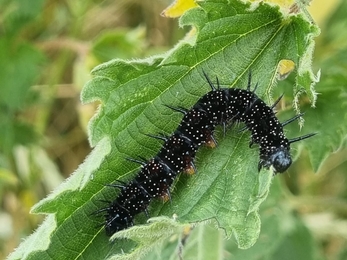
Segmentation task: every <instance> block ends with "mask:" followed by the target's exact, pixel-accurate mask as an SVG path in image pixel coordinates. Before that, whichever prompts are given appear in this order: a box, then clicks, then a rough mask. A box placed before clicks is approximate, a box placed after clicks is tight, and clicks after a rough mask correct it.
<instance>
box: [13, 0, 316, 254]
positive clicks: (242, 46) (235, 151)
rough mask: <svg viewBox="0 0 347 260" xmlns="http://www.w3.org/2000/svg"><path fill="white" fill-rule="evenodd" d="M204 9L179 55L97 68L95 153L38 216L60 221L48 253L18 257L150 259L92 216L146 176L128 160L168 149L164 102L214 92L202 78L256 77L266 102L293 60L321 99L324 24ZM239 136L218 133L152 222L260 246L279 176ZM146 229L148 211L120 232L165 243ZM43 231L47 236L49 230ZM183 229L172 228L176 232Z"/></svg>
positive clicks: (89, 96)
mask: <svg viewBox="0 0 347 260" xmlns="http://www.w3.org/2000/svg"><path fill="white" fill-rule="evenodd" d="M199 4H200V5H201V6H200V7H198V8H194V9H191V10H189V11H188V12H187V13H186V14H185V15H184V16H183V17H182V18H181V20H180V24H181V25H183V26H187V25H193V26H194V27H195V28H197V33H196V35H194V37H190V38H187V39H186V40H183V41H181V42H180V43H179V44H178V45H176V47H175V48H173V49H172V50H171V51H170V52H168V53H166V54H163V55H159V56H155V57H151V58H148V59H144V60H135V61H124V60H119V59H117V60H113V61H110V62H108V63H105V64H102V65H100V66H98V67H97V68H95V69H94V70H93V74H94V79H93V80H92V81H90V82H89V83H88V84H87V85H86V86H85V88H84V90H83V93H82V101H83V102H93V101H96V100H98V101H100V102H101V106H100V109H99V111H98V113H97V114H96V115H95V116H94V118H93V120H92V121H91V122H90V125H89V130H90V143H91V144H92V145H93V146H95V149H94V151H93V153H92V154H91V155H90V156H89V157H88V158H87V159H86V161H85V162H84V163H83V164H82V165H81V166H80V167H79V169H78V170H77V171H76V172H75V173H74V175H73V176H72V177H71V178H70V179H69V180H67V181H66V182H65V183H64V184H63V185H61V187H60V188H59V189H58V190H56V191H55V192H54V193H53V194H52V195H50V196H49V197H48V198H46V199H45V200H43V201H42V202H40V203H39V204H38V205H36V206H35V208H34V209H33V211H34V212H35V213H50V214H55V220H56V228H55V229H54V230H53V231H52V230H48V231H47V232H49V233H46V234H45V235H42V236H44V237H50V244H49V245H48V247H47V248H45V249H42V247H43V246H41V247H40V249H38V248H33V249H30V250H32V252H31V254H29V253H28V252H27V250H28V249H25V248H24V247H23V246H21V247H20V248H19V249H18V251H17V252H16V255H17V256H18V255H21V254H20V253H19V252H22V255H23V256H24V255H26V256H28V257H26V258H25V259H52V258H54V259H66V258H69V259H77V258H88V259H104V258H107V257H110V256H112V255H114V254H118V256H117V257H119V255H122V254H126V253H129V252H136V256H137V257H139V256H142V255H144V254H145V253H146V252H147V251H148V248H149V247H152V245H149V244H144V243H143V241H137V242H138V243H136V242H134V241H131V240H123V239H116V240H115V241H114V242H113V243H110V242H109V240H108V237H106V235H105V232H104V230H103V227H100V226H98V225H100V223H101V224H102V222H103V219H102V218H98V217H96V216H94V215H91V214H92V213H93V212H94V211H96V210H98V209H100V208H102V207H105V203H103V202H101V201H100V200H113V199H115V197H116V195H117V193H118V191H114V190H113V189H112V188H110V187H107V186H105V184H109V183H112V182H114V181H115V180H122V181H127V180H130V179H132V178H133V176H134V175H135V174H136V172H137V171H138V165H134V164H133V163H131V162H128V161H126V160H125V159H124V158H126V157H136V156H142V157H145V158H151V157H152V156H154V155H155V154H156V153H157V152H158V150H159V148H160V147H161V145H162V144H161V143H160V142H159V141H158V140H154V139H151V138H149V137H147V136H146V135H145V134H147V133H152V134H155V133H166V134H171V133H172V132H173V131H174V130H175V128H176V127H177V125H178V124H179V122H180V120H181V118H182V115H180V114H178V113H174V112H173V111H171V110H170V109H168V108H166V107H165V106H164V105H165V104H169V105H172V106H183V107H187V108H189V107H191V106H192V105H193V104H194V103H195V102H196V101H197V100H198V99H199V97H201V96H202V95H204V94H206V93H207V92H208V91H210V88H209V86H208V84H207V82H206V79H205V78H204V77H203V71H205V72H206V73H207V74H208V75H209V76H210V77H211V78H212V79H214V77H215V76H218V78H219V81H220V83H221V84H222V85H223V86H225V87H240V88H245V87H246V85H247V81H248V73H249V71H251V72H252V80H253V84H255V83H256V82H258V83H259V88H258V89H257V94H259V96H261V97H265V96H266V95H265V93H267V94H268V96H270V94H271V89H272V87H274V83H275V81H276V80H275V78H276V68H277V65H278V62H279V61H280V60H282V59H291V60H293V61H294V62H295V63H296V65H297V71H299V72H300V73H297V75H296V84H297V86H296V88H298V89H299V88H300V89H301V88H305V89H306V90H307V91H308V92H309V93H311V97H312V100H314V91H312V92H310V91H311V90H313V89H312V85H313V83H314V82H315V80H316V78H315V77H314V76H313V73H312V71H311V68H310V67H309V66H308V64H310V62H311V54H312V46H313V43H312V41H313V40H312V37H314V36H315V35H317V33H318V29H317V27H315V26H314V25H312V24H311V23H310V22H309V21H308V20H307V19H306V18H305V17H303V16H302V15H297V16H283V15H282V14H281V13H280V12H279V9H278V8H275V7H270V6H268V5H265V4H260V5H259V7H258V8H256V9H254V10H251V9H250V8H249V5H248V4H244V3H241V2H238V1H226V0H225V1H222V0H219V1H205V2H201V3H200V2H199ZM308 79H310V80H308ZM214 81H215V80H214ZM308 81H309V83H308ZM312 82H313V83H312ZM302 84H305V85H302ZM267 100H268V99H267ZM237 129H238V128H237V127H236V128H235V129H234V130H232V131H228V132H227V134H226V136H223V133H222V132H223V131H222V130H221V129H220V128H218V129H217V132H216V138H217V140H218V142H219V145H218V147H217V148H216V149H208V148H206V147H203V148H201V149H200V150H199V152H198V154H197V163H196V164H197V169H198V173H197V174H196V175H194V176H187V175H184V174H182V175H181V176H180V177H179V178H178V179H177V182H176V183H175V185H174V187H173V190H172V203H170V202H167V203H163V202H162V201H158V200H157V201H154V202H153V203H151V205H150V207H149V212H150V215H151V216H152V217H153V216H167V217H171V216H177V217H175V219H176V221H177V223H175V224H172V225H173V226H175V227H176V229H175V230H176V231H175V232H178V235H179V233H180V232H181V231H180V230H181V229H180V228H179V227H180V226H181V227H182V228H184V227H185V225H186V224H188V223H192V224H195V223H199V222H202V221H205V220H211V219H215V220H216V221H217V223H218V226H220V227H221V228H223V229H224V230H225V234H226V235H227V237H230V236H231V235H232V234H233V235H234V237H235V239H236V242H237V244H238V246H239V247H240V248H249V247H250V246H252V245H253V244H254V243H255V242H256V241H257V238H258V236H259V231H260V218H259V213H258V207H259V205H260V204H261V202H262V201H264V200H265V198H266V196H267V193H268V190H269V186H270V182H271V176H272V172H271V171H268V170H262V171H261V172H260V173H258V171H257V164H258V149H256V148H255V149H249V147H248V143H249V138H250V135H249V133H244V134H241V133H239V132H238V131H237ZM145 222H146V221H145V216H144V215H143V214H140V215H139V216H137V218H136V223H137V225H138V226H136V227H135V228H133V229H128V230H125V231H123V232H122V233H121V234H123V235H125V236H126V237H133V236H132V235H131V234H132V232H133V231H134V230H139V228H140V229H144V230H147V231H148V232H147V233H146V232H145V233H146V234H147V237H148V238H150V237H156V234H157V232H158V229H157V228H156V227H155V226H153V225H158V222H155V223H152V224H149V225H147V226H145V227H142V226H139V224H141V223H145ZM164 222H165V221H164ZM159 223H162V222H159ZM162 224H163V223H162ZM168 229H169V227H168ZM38 232H43V230H42V228H39V231H38ZM175 232H172V231H168V230H167V233H168V234H173V233H175ZM35 236H37V235H36V234H34V235H33V237H34V238H35ZM116 236H118V235H116ZM30 239H32V238H29V240H30ZM146 239H147V238H146ZM144 242H148V241H147V240H146V241H144ZM153 243H157V242H156V241H153ZM135 248H136V249H135ZM134 249H135V251H133V250H134ZM130 256H131V255H129V257H130ZM115 257H116V256H115ZM124 257H127V256H126V255H125V256H124ZM10 259H16V257H10Z"/></svg>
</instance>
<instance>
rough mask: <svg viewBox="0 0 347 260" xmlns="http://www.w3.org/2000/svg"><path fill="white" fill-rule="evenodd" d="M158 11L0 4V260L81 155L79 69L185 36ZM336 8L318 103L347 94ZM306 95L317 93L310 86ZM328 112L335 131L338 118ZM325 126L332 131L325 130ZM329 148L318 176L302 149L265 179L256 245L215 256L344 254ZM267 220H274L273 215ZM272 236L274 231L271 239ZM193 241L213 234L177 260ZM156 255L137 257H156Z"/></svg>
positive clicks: (342, 181)
mask: <svg viewBox="0 0 347 260" xmlns="http://www.w3.org/2000/svg"><path fill="white" fill-rule="evenodd" d="M168 4H169V1H156V4H153V0H145V1H135V0H120V1H111V0H108V1H107V0H106V1H92V0H84V1H82V0H78V1H67V0H65V1H54V0H35V1H25V0H3V1H0V109H1V110H0V129H1V131H0V199H1V209H0V251H1V252H0V258H4V257H5V256H6V255H8V254H9V253H10V252H11V251H13V249H14V247H16V246H17V245H18V244H19V242H20V240H21V239H22V238H23V237H26V236H27V235H29V234H30V233H32V230H33V229H35V228H36V227H37V225H38V223H39V222H40V219H41V218H40V217H38V216H35V215H31V214H29V211H30V208H31V206H32V205H33V204H35V203H36V202H37V201H39V200H40V199H42V198H44V197H45V196H46V195H47V194H48V193H49V192H50V191H51V190H53V189H54V188H55V187H56V186H57V185H58V184H59V183H61V181H62V179H63V178H66V177H67V176H68V175H69V174H70V173H72V172H73V171H74V170H75V169H76V168H77V166H78V165H79V164H80V163H81V162H82V161H83V159H84V158H85V156H86V155H87V154H88V153H89V152H90V148H89V145H88V142H87V134H86V130H85V129H86V124H87V121H88V120H89V118H90V117H91V116H92V115H93V113H94V111H95V108H96V106H95V104H94V105H90V106H83V107H81V106H80V105H79V92H80V90H81V88H82V86H83V85H84V84H85V82H86V81H87V80H89V79H90V76H89V71H90V70H91V69H92V68H93V67H94V66H96V65H98V64H100V63H102V62H105V61H109V60H111V59H113V58H123V59H126V58H129V59H130V58H135V57H136V58H140V57H145V56H148V55H149V54H154V53H159V52H162V51H163V50H166V49H169V47H170V46H172V45H174V44H175V43H176V42H177V41H178V39H180V38H182V37H183V35H184V34H185V32H184V31H183V30H180V29H177V21H174V20H169V19H164V18H160V17H159V15H158V14H160V12H161V11H162V10H163V9H164V8H165V7H166V6H167V5H168ZM346 10H347V2H346V1H341V3H340V5H339V6H337V7H336V10H335V11H334V13H333V14H332V15H331V16H330V17H329V18H328V19H327V20H325V21H323V22H322V24H323V25H322V34H321V36H320V37H319V38H318V39H317V46H316V52H315V55H316V59H315V61H314V63H313V66H314V67H315V68H316V69H317V70H318V69H321V70H322V74H321V84H322V86H323V84H324V85H328V86H332V88H333V89H332V91H337V93H336V95H334V96H333V95H331V96H329V95H330V94H331V93H328V94H326V93H324V89H322V91H321V93H322V95H324V94H325V95H328V97H331V101H330V102H334V101H335V100H336V99H337V98H339V99H338V101H340V100H342V102H345V101H344V100H345V98H346V88H347V86H346V85H347V79H346V75H347V74H346V71H347V63H346V60H347V42H346V40H345V39H346V36H347V35H346V32H345V31H346V30H345V28H346V25H347V24H346V19H345V17H346V15H347V14H346V12H347V11H346ZM317 89H318V92H320V88H319V85H317ZM336 102H337V101H336ZM342 102H341V105H340V103H338V104H334V105H336V106H337V107H336V108H334V109H335V110H338V108H339V106H340V107H342V106H343V105H344V104H343V103H342ZM330 105H331V104H330ZM317 109H329V104H328V105H327V106H326V107H324V104H320V103H319V97H318V103H317ZM341 111H344V110H341ZM335 112H336V113H339V111H335ZM337 116H338V117H339V118H341V125H342V124H344V122H345V121H346V114H342V113H341V114H338V115H337ZM315 120H317V121H319V118H318V119H315ZM326 126H327V128H328V127H330V128H331V129H334V125H328V124H327V125H326ZM332 131H333V130H332ZM337 134H343V133H337ZM318 138H321V137H318ZM328 138H330V137H328ZM332 138H333V136H332ZM342 140H345V137H342ZM340 146H342V147H343V148H342V149H340V150H339V151H338V152H336V153H335V154H333V155H331V154H324V156H322V158H323V159H324V158H326V157H328V156H329V157H328V159H327V160H326V162H325V163H324V165H323V166H322V167H320V168H319V170H318V174H317V175H313V171H312V169H311V167H310V165H309V163H308V158H309V155H308V153H307V152H305V151H303V153H302V156H301V157H300V158H299V160H298V161H297V162H296V163H294V165H293V166H292V167H291V169H290V171H289V172H288V173H286V174H285V175H284V176H278V178H276V180H275V181H274V183H273V185H272V188H271V193H270V196H269V198H268V199H267V201H266V203H265V204H264V205H263V206H262V212H261V216H262V218H263V219H262V223H263V227H262V233H261V235H260V239H259V244H256V245H255V246H254V247H252V248H250V249H249V250H240V249H237V248H236V247H235V243H234V242H233V241H232V240H230V241H226V242H225V243H226V245H225V248H226V249H228V252H231V255H228V254H227V253H226V252H223V254H226V258H227V257H231V256H235V258H233V259H236V257H239V259H253V258H254V259H336V260H340V259H341V260H343V259H346V258H347V250H346V248H347V233H346V226H347V185H346V183H347V177H346V167H347V165H346V159H347V156H346V154H347V153H346V149H345V148H344V147H345V141H343V143H342V144H341V143H335V145H334V147H331V150H332V151H333V150H336V149H338V148H340ZM273 213H274V214H277V215H278V216H279V218H277V217H276V218H273V216H274V215H273ZM278 219H281V221H280V222H276V221H278ZM274 220H276V221H274ZM274 227H276V228H274ZM278 229H280V230H284V232H281V236H282V237H281V239H278V241H277V240H276V239H277V238H278V234H279V233H278ZM205 232H206V233H205ZM216 232H217V233H218V234H217V233H216ZM201 234H205V235H208V236H209V235H211V236H212V237H213V238H218V237H219V236H221V234H220V231H217V230H215V229H210V227H209V226H206V227H199V228H196V229H193V230H192V231H191V233H190V235H189V236H187V237H186V238H185V240H184V241H185V245H186V249H187V251H186V252H185V254H187V256H191V257H194V256H195V255H196V254H197V251H196V249H197V248H198V247H197V246H194V245H198V244H196V243H199V241H200V240H199V236H201ZM175 241H176V240H175ZM182 241H183V240H182ZM216 241H217V239H216V240H214V241H211V243H212V242H216ZM194 243H195V244H194ZM164 244H167V245H168V246H167V247H166V249H165V250H164V251H163V254H162V255H161V256H159V257H157V258H158V259H163V258H160V257H163V255H164V256H165V254H166V255H168V256H169V257H172V258H173V259H174V258H176V257H177V252H178V251H179V250H180V249H179V248H177V242H174V243H173V242H172V241H171V240H169V241H166V242H165V243H164ZM274 244H275V245H274ZM293 252H295V253H296V255H295V256H294V255H293ZM155 253H156V252H154V253H153V254H150V255H149V256H148V259H156V258H155V257H156V256H155ZM252 257H253V258H252ZM185 259H186V258H185Z"/></svg>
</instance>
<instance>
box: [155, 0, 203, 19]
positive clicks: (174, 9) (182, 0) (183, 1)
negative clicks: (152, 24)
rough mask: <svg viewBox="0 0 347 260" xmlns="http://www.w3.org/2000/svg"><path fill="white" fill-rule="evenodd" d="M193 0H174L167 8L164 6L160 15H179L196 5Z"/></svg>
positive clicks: (173, 16)
mask: <svg viewBox="0 0 347 260" xmlns="http://www.w3.org/2000/svg"><path fill="white" fill-rule="evenodd" d="M197 6H198V5H197V3H196V2H195V1H194V0H175V1H174V2H173V3H172V4H171V5H170V6H169V7H168V8H166V9H165V10H164V11H163V12H162V13H161V15H162V16H165V17H171V18H175V17H179V16H181V15H182V14H183V13H184V12H186V11H187V10H189V9H191V8H193V7H197Z"/></svg>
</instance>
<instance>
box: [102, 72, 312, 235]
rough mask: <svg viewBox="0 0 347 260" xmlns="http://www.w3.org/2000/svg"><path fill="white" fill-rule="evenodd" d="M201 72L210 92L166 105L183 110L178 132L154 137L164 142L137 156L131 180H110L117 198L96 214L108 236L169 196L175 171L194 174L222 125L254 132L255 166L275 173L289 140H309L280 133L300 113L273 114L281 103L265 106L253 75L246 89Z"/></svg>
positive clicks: (286, 162) (285, 160)
mask: <svg viewBox="0 0 347 260" xmlns="http://www.w3.org/2000/svg"><path fill="white" fill-rule="evenodd" d="M204 76H205V78H206V80H207V82H208V84H209V85H210V87H211V89H212V90H211V91H210V92H208V93H207V94H205V95H204V96H203V97H201V98H200V99H199V100H198V102H196V104H195V105H194V106H193V107H192V108H191V109H189V110H188V109H184V108H176V107H171V106H168V105H166V106H167V107H169V108H170V109H173V110H175V111H178V112H180V113H182V114H183V115H184V116H183V119H182V121H181V123H180V124H179V126H178V127H177V129H176V131H175V132H174V133H173V134H172V135H171V136H170V137H165V136H152V135H149V136H151V137H154V138H157V139H160V140H162V141H164V144H163V146H162V148H161V150H160V151H159V153H158V154H157V155H156V156H155V157H154V158H152V159H150V160H149V161H148V162H142V161H139V160H135V159H129V160H131V161H134V162H137V163H140V164H141V165H142V167H141V170H140V171H139V173H138V174H137V176H136V177H135V179H134V180H132V181H130V182H129V183H124V182H121V181H118V184H111V185H110V186H112V187H117V188H119V189H120V194H119V195H118V197H117V198H116V199H115V200H114V201H113V202H110V204H109V205H108V206H107V207H106V208H103V209H101V210H98V211H96V212H95V213H96V214H98V213H101V212H105V213H106V214H105V218H106V221H105V224H104V225H105V230H106V234H107V235H108V236H111V235H113V234H114V233H116V232H118V231H120V230H123V229H126V228H128V227H130V226H132V225H133V219H134V217H135V215H136V214H138V213H140V212H145V213H146V215H148V212H147V207H148V205H149V203H150V201H151V200H152V199H153V198H157V197H163V198H166V199H167V198H168V199H171V195H170V187H171V185H172V183H173V181H174V179H175V178H176V176H177V174H178V173H180V172H182V171H185V172H188V173H194V172H195V166H194V158H195V154H196V151H197V149H198V148H199V147H200V146H201V145H202V144H205V145H208V146H212V147H214V146H215V145H216V141H215V139H214V136H213V134H214V130H215V127H216V126H217V125H222V126H223V129H224V133H225V129H226V126H227V125H230V124H233V123H235V122H243V123H245V125H246V126H245V128H244V129H243V130H246V129H249V130H250V131H251V133H252V137H251V141H250V146H251V145H252V144H253V143H256V144H258V145H259V147H260V160H259V164H258V169H259V170H260V169H261V168H262V167H265V168H269V167H270V166H272V167H273V168H274V171H275V172H279V173H282V172H284V171H286V170H287V169H288V167H289V166H290V165H291V163H292V159H291V156H290V144H291V143H294V142H297V141H300V140H303V139H306V138H309V137H311V136H313V135H314V133H311V134H307V135H304V136H301V137H297V138H294V139H291V140H288V139H287V138H286V137H285V135H284V133H283V126H285V125H287V124H289V123H290V122H292V121H294V120H296V119H297V118H299V117H301V116H302V115H303V114H299V115H296V116H295V117H293V118H291V119H289V120H287V121H286V122H283V123H280V122H279V121H278V119H277V118H276V116H275V113H274V112H273V109H274V107H275V106H276V104H277V103H278V102H279V101H280V99H281V98H282V96H283V95H282V96H280V97H279V98H278V99H277V100H276V102H275V103H274V104H273V105H272V106H271V107H269V106H267V105H266V104H265V103H264V101H262V100H261V99H260V98H259V97H257V95H256V94H255V93H254V92H255V90H256V88H257V86H256V87H255V89H254V90H253V91H251V75H249V80H248V86H247V90H243V89H237V88H221V87H220V85H219V82H218V78H217V87H215V86H214V85H213V83H212V82H211V80H210V79H209V77H208V76H207V75H206V74H205V73H204Z"/></svg>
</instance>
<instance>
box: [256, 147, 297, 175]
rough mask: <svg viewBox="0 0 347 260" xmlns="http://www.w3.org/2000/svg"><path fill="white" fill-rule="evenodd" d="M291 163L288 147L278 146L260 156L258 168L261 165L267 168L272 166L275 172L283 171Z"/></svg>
mask: <svg viewBox="0 0 347 260" xmlns="http://www.w3.org/2000/svg"><path fill="white" fill-rule="evenodd" d="M291 164H292V158H291V156H290V152H289V149H288V147H284V146H280V147H277V148H275V149H273V150H272V151H271V152H270V153H268V154H266V155H261V156H260V161H259V164H258V170H259V171H260V169H261V168H262V167H265V168H269V167H270V166H272V167H273V168H274V170H275V173H278V172H279V173H282V172H285V171H286V170H287V169H288V168H289V166H290V165H291Z"/></svg>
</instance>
